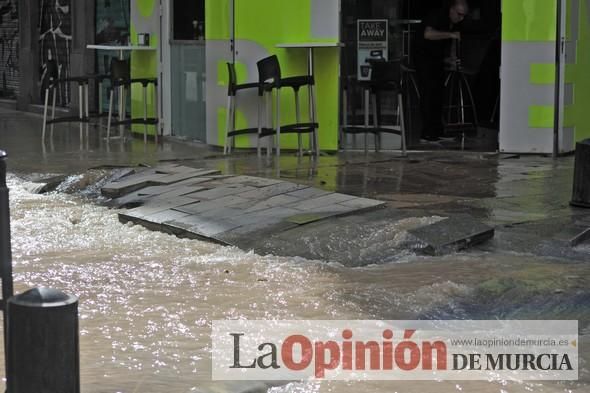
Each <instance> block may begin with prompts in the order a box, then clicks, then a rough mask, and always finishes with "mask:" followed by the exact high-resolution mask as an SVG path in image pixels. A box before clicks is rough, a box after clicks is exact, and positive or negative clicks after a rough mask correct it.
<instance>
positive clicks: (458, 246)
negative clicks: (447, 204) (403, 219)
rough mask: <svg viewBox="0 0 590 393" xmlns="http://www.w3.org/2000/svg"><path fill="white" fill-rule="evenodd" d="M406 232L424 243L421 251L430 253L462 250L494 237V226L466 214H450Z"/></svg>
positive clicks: (440, 253)
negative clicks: (442, 218)
mask: <svg viewBox="0 0 590 393" xmlns="http://www.w3.org/2000/svg"><path fill="white" fill-rule="evenodd" d="M408 232H409V233H410V234H411V235H413V236H415V237H416V238H417V239H418V240H419V241H421V242H422V243H424V245H425V247H424V249H423V251H424V252H425V253H426V254H430V255H442V254H446V253H449V252H452V251H459V250H463V249H465V248H468V247H471V246H474V245H476V244H479V243H483V242H484V241H486V240H489V239H491V238H493V237H494V228H492V227H490V226H488V225H486V224H483V223H482V222H481V221H479V220H476V219H475V218H473V217H472V216H470V215H467V214H460V215H456V216H452V217H449V218H446V219H444V220H442V221H439V222H436V223H434V224H431V225H426V226H423V227H420V228H417V229H412V230H409V231H408Z"/></svg>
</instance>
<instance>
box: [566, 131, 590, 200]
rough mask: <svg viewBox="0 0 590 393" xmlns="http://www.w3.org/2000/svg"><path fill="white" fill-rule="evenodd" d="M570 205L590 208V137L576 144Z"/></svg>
mask: <svg viewBox="0 0 590 393" xmlns="http://www.w3.org/2000/svg"><path fill="white" fill-rule="evenodd" d="M570 205H572V206H577V207H586V208H590V139H586V140H583V141H581V142H578V143H577V144H576V162H575V164H574V191H573V196H572V201H571V202H570Z"/></svg>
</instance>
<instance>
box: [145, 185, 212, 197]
mask: <svg viewBox="0 0 590 393" xmlns="http://www.w3.org/2000/svg"><path fill="white" fill-rule="evenodd" d="M202 190H206V188H204V187H195V186H192V187H191V186H184V187H176V188H171V190H170V191H168V192H165V193H163V194H160V195H155V196H154V198H157V199H167V198H173V197H177V196H183V195H187V194H192V193H195V192H198V191H202Z"/></svg>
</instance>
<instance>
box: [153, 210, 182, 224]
mask: <svg viewBox="0 0 590 393" xmlns="http://www.w3.org/2000/svg"><path fill="white" fill-rule="evenodd" d="M188 215H189V214H187V213H182V212H179V211H176V210H170V209H167V210H164V211H161V212H158V213H154V214H150V215H148V216H145V217H144V219H145V220H148V221H151V222H153V223H156V224H163V223H166V222H169V221H174V220H177V219H179V218H182V217H186V216H188Z"/></svg>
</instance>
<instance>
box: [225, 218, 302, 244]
mask: <svg viewBox="0 0 590 393" xmlns="http://www.w3.org/2000/svg"><path fill="white" fill-rule="evenodd" d="M298 226H299V225H297V224H294V223H292V222H288V221H277V222H268V221H265V222H255V223H252V224H247V225H242V226H239V227H237V228H235V229H232V230H229V231H226V232H222V233H219V234H217V235H215V239H217V240H219V241H222V242H225V243H227V244H232V245H235V246H238V247H240V248H242V249H246V250H250V249H252V248H253V243H254V241H255V239H256V240H260V239H263V238H266V237H269V236H271V235H272V234H275V233H281V232H283V231H287V230H289V229H293V228H296V227H298ZM253 235H254V236H253ZM253 238H254V239H253Z"/></svg>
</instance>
